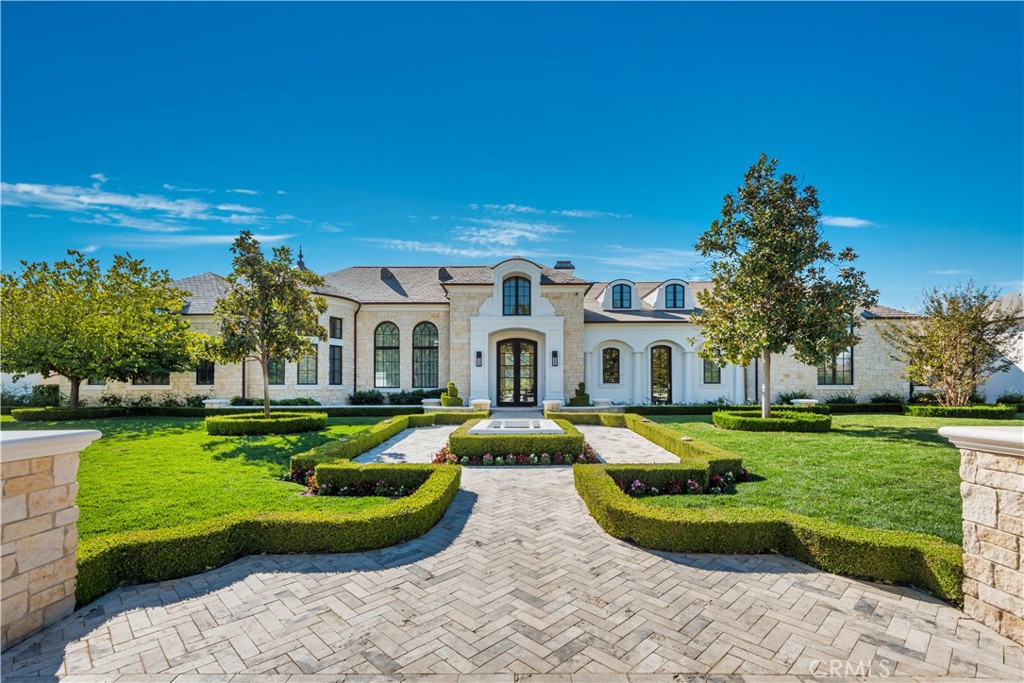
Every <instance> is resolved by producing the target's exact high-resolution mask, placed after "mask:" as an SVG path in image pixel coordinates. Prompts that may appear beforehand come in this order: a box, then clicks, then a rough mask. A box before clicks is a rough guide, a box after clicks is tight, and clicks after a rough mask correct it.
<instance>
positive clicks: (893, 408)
mask: <svg viewBox="0 0 1024 683" xmlns="http://www.w3.org/2000/svg"><path fill="white" fill-rule="evenodd" d="M826 407H827V408H828V412H829V413H831V414H833V415H850V414H860V413H894V414H897V415H900V414H902V413H903V404H902V403H842V404H838V403H833V404H829V405H828V406H826Z"/></svg>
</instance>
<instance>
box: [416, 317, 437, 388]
mask: <svg viewBox="0 0 1024 683" xmlns="http://www.w3.org/2000/svg"><path fill="white" fill-rule="evenodd" d="M437 368H438V351H437V326H436V325H434V323H428V322H422V323H420V324H419V325H417V326H416V327H415V328H413V331H412V386H413V388H414V389H433V388H436V387H437V386H438V369H437Z"/></svg>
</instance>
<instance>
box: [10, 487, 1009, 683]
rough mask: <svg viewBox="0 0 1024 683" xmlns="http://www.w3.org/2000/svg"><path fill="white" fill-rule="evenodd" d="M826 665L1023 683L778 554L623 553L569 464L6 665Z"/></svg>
mask: <svg viewBox="0 0 1024 683" xmlns="http://www.w3.org/2000/svg"><path fill="white" fill-rule="evenodd" d="M830 671H831V672H832V673H838V674H839V675H843V674H846V675H852V674H854V673H858V672H859V673H862V674H864V673H870V674H871V675H873V676H879V677H886V678H892V677H894V676H895V677H899V678H902V679H903V680H917V681H933V680H936V679H938V678H941V677H946V676H949V677H956V678H961V679H962V678H974V677H980V678H989V679H999V680H1012V681H1019V680H1020V678H1021V671H1022V649H1021V647H1020V646H1017V645H1015V644H1014V643H1012V642H1011V641H1009V640H1007V639H1005V638H1003V637H1001V636H999V635H997V634H995V633H994V632H992V631H990V630H989V629H987V628H985V627H984V626H982V625H981V624H979V623H977V622H975V621H973V620H971V619H969V618H967V617H966V616H965V615H964V614H963V613H962V612H960V611H959V610H956V609H954V608H952V607H950V606H948V605H946V604H944V603H942V602H940V601H938V600H936V599H933V598H931V597H929V596H927V595H925V594H923V593H921V592H918V591H915V590H912V589H909V588H898V587H889V586H882V585H877V584H871V583H865V582H860V581H855V580H852V579H848V578H844V577H840V576H835V575H832V574H828V573H826V572H822V571H818V570H815V569H812V568H810V567H808V566H807V565H804V564H801V563H800V562H797V561H795V560H791V559H788V558H785V557H781V556H778V555H757V556H743V555H737V556H723V555H685V554H672V553H660V552H651V551H647V550H644V549H641V548H637V547H634V546H632V545H629V544H627V543H624V542H621V541H618V540H616V539H613V538H611V537H610V536H608V535H607V534H605V533H604V532H603V531H602V530H601V529H600V528H599V527H598V526H597V524H596V523H595V522H594V521H593V519H592V518H591V517H590V516H589V515H588V514H587V512H586V509H585V507H584V505H583V503H582V501H581V500H580V499H579V497H578V496H577V495H576V494H575V492H574V490H573V483H572V473H571V472H570V471H569V470H568V469H566V468H541V469H529V468H495V469H489V468H488V469H467V470H464V472H463V490H461V491H460V492H459V493H458V495H457V496H456V498H455V500H454V502H453V504H452V506H451V507H450V509H449V510H448V512H447V514H446V515H445V517H444V518H443V519H442V521H441V522H440V523H439V524H438V525H437V526H436V527H435V528H434V529H432V530H431V531H429V532H428V533H427V534H425V535H424V536H422V537H420V538H418V539H416V540H413V541H410V542H408V543H404V544H402V545H399V546H394V547H392V548H386V549H383V550H378V551H373V552H366V553H352V554H339V555H321V556H271V555H264V556H254V557H249V558H244V559H241V560H238V561H236V562H233V563H231V564H229V565H227V566H225V567H221V568H219V569H215V570H212V571H209V572H206V573H204V574H200V575H197V576H193V577H187V578H183V579H179V580H174V581H165V582H162V583H159V584H149V585H144V586H134V587H124V588H120V589H117V590H115V591H113V592H112V593H110V594H108V595H106V596H104V597H103V598H101V599H99V600H97V601H96V602H94V603H92V604H90V605H88V606H87V607H86V608H84V609H82V610H79V611H78V612H76V613H75V614H73V615H72V616H70V617H68V618H66V619H64V620H63V621H61V622H58V623H57V624H56V625H54V626H53V627H51V628H49V629H47V630H45V631H43V632H42V633H40V634H37V635H36V636H33V637H32V638H30V639H29V640H27V641H25V642H24V643H22V644H20V645H18V646H16V647H14V648H12V649H11V650H9V651H8V652H6V653H4V655H3V679H4V681H5V683H14V682H15V681H30V680H31V681H41V680H47V681H49V680H54V679H55V678H56V677H61V678H64V680H66V681H118V682H119V683H120V682H122V681H123V682H131V683H146V682H148V681H153V682H156V681H175V682H176V683H186V681H210V682H214V681H216V682H219V681H232V682H237V683H243V682H251V683H257V682H270V681H289V682H290V683H300V682H301V681H305V682H307V683H316V682H326V681H341V680H345V681H346V682H347V683H357V682H358V681H373V680H399V679H402V678H404V679H406V680H408V679H421V678H422V679H424V680H432V681H437V683H443V682H452V681H482V680H486V681H500V682H502V683H505V682H507V683H512V681H513V677H515V679H516V680H528V679H529V680H536V681H577V682H580V683H582V682H583V681H609V683H610V682H611V681H626V680H630V681H651V682H652V683H654V682H662V681H663V682H665V683H668V681H680V682H682V681H696V680H708V681H722V682H731V681H744V682H750V683H752V682H753V681H767V680H770V681H779V682H780V683H781V682H782V681H803V680H806V681H812V680H821V678H820V677H827V676H828V674H829V672H830ZM690 675H692V676H690ZM705 675H706V676H708V678H704V677H703V676H705ZM531 677H534V678H531ZM833 680H835V679H833Z"/></svg>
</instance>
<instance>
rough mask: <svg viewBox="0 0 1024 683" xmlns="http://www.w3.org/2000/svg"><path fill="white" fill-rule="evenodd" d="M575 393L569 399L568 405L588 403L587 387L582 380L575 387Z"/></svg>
mask: <svg viewBox="0 0 1024 683" xmlns="http://www.w3.org/2000/svg"><path fill="white" fill-rule="evenodd" d="M575 393H576V395H575V396H573V397H572V398H570V399H569V405H571V406H575V407H586V406H589V405H590V394H588V393H587V387H586V385H585V384H584V383H583V382H580V384H579V386H578V387H576V392H575Z"/></svg>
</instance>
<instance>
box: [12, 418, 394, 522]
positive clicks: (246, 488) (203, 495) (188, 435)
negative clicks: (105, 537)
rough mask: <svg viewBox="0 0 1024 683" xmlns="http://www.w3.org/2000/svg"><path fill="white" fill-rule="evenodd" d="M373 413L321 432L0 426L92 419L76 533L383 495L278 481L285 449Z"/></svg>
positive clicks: (352, 427) (101, 424) (99, 423)
mask: <svg viewBox="0 0 1024 683" xmlns="http://www.w3.org/2000/svg"><path fill="white" fill-rule="evenodd" d="M377 421H378V420H377V419H376V418H372V417H368V418H359V417H356V418H333V419H331V420H329V421H328V428H327V430H325V431H323V432H318V433H315V432H314V433H306V434H289V435H284V436H243V437H238V436H236V437H213V436H207V435H206V431H205V430H204V428H203V421H202V420H201V419H196V418H175V417H154V418H125V419H109V420H76V421H74V422H14V421H12V419H11V417H10V416H9V415H4V416H3V417H2V428H3V429H5V430H6V429H98V430H99V431H101V432H103V438H101V439H98V440H97V441H95V442H93V444H92V445H91V446H89V447H88V448H86V449H85V450H84V451H82V456H81V464H80V466H79V472H78V482H79V492H78V505H79V507H80V508H81V517H80V519H79V522H78V532H79V534H80V535H81V536H82V538H89V537H92V536H96V535H100V534H106V533H110V532H117V531H128V530H134V529H156V528H161V527H168V526H177V525H179V524H184V523H187V522H192V521H197V520H202V519H208V518H211V517H218V516H220V515H223V514H227V513H229V512H236V511H241V510H320V509H331V510H339V511H356V510H361V509H365V508H368V507H375V506H378V505H385V504H387V503H389V502H390V501H389V499H387V498H345V497H337V498H335V497H331V498H318V497H315V496H299V495H298V493H299V492H301V491H302V487H301V486H299V485H298V484H289V483H286V482H282V481H278V478H279V477H281V476H282V475H283V474H285V473H286V471H287V469H288V458H289V456H291V455H292V454H294V453H298V452H300V451H304V450H307V449H309V448H312V447H313V446H316V445H318V444H321V443H325V442H327V441H329V440H332V439H337V438H339V437H341V436H344V435H349V434H354V433H356V432H359V431H362V430H364V429H366V428H367V427H368V426H369V425H372V424H374V423H375V422H377Z"/></svg>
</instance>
